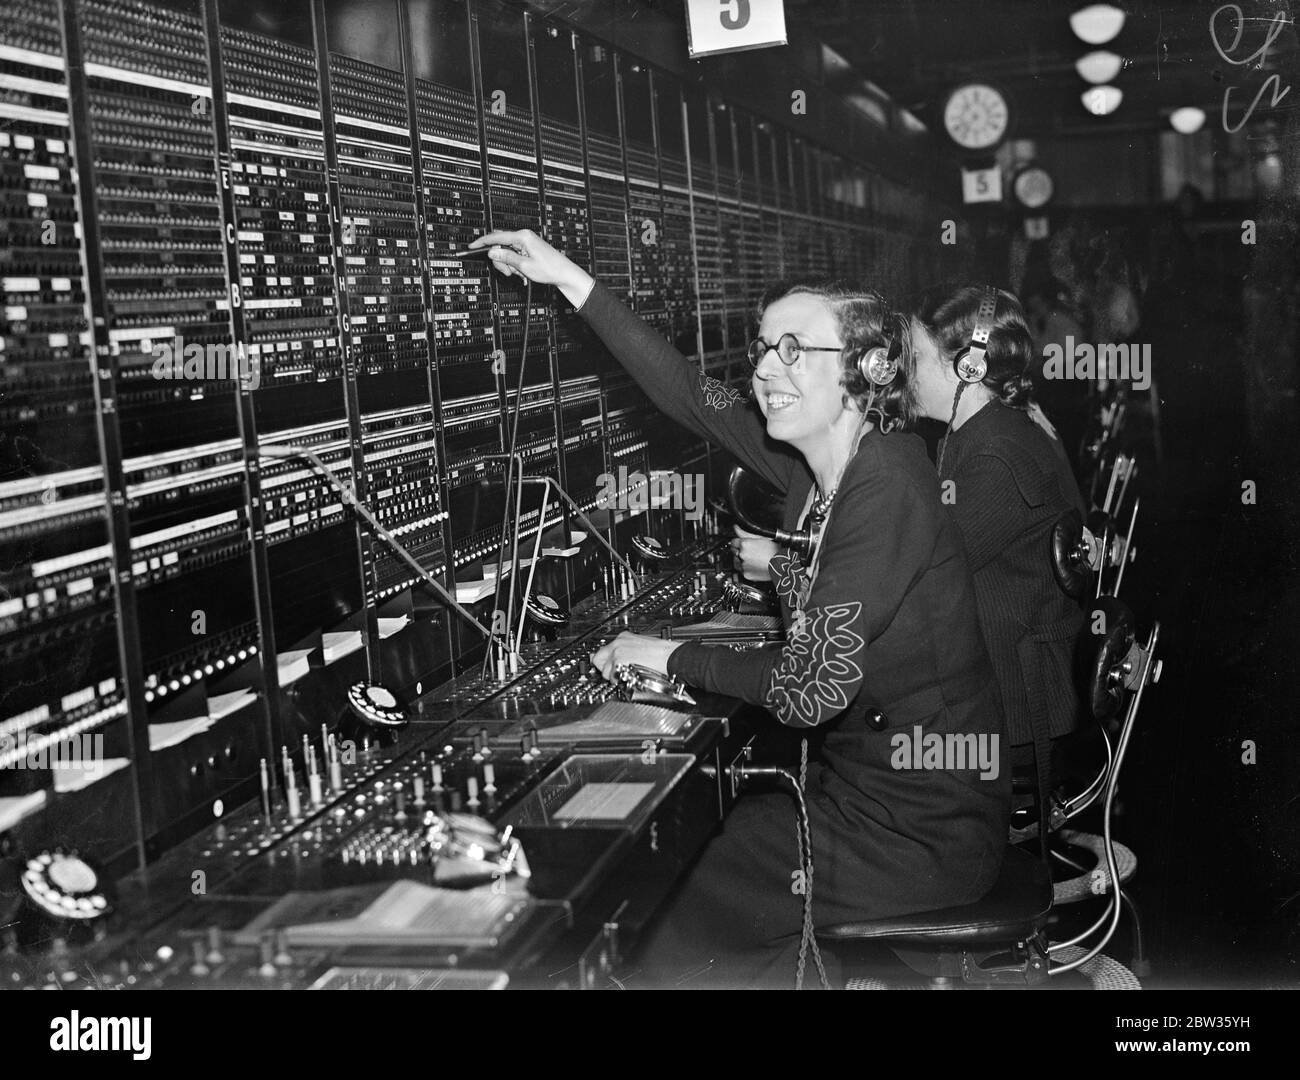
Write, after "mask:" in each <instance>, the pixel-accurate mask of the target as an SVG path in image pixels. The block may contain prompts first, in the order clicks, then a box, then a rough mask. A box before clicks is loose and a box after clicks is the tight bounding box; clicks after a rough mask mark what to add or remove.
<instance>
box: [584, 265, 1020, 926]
mask: <svg viewBox="0 0 1300 1080" xmlns="http://www.w3.org/2000/svg"><path fill="white" fill-rule="evenodd" d="M581 310H582V315H583V316H584V317H585V318H586V320H587V321H588V322H589V323H590V325H591V326H592V327H593V328H594V329H595V330H596V332H597V334H599V336H600V337H601V339H602V340H603V341H604V342H605V344H606V345H607V346H608V347H609V348H610V349H611V351H612V352H613V353H614V354H615V356H616V357H617V358H618V359H619V361H620V362H621V363H622V364H623V366H624V367H625V368H627V370H628V371H629V372H630V373H631V374H632V375H633V377H634V378H635V379H636V380H637V381H638V382H639V383H640V384H641V386H642V388H643V389H644V390H645V392H646V393H647V394H648V395H649V396H650V398H651V400H652V401H654V403H655V404H656V405H657V406H658V407H659V408H660V409H662V410H663V411H664V412H665V413H667V414H668V415H669V416H671V417H672V418H673V419H675V420H677V421H678V422H679V423H681V424H683V425H684V426H685V427H687V428H689V429H690V430H692V431H694V432H696V433H697V434H699V435H700V436H702V437H704V438H706V439H710V440H712V441H714V442H716V443H718V444H720V445H722V446H723V447H725V448H726V449H728V450H730V451H731V452H732V453H733V454H734V455H735V456H736V457H737V458H738V459H739V460H740V461H741V462H743V463H744V464H745V465H746V466H747V467H749V468H751V469H753V470H754V471H755V472H756V473H758V474H759V475H761V476H763V477H764V478H765V479H766V480H768V481H769V482H770V483H772V484H773V485H774V486H776V487H777V489H778V490H780V491H782V492H784V493H785V495H786V501H785V505H786V511H785V524H786V526H787V527H793V526H795V525H796V524H797V521H796V519H797V518H798V517H799V514H800V511H801V509H802V507H803V505H804V501H805V498H806V496H807V494H808V492H809V490H810V489H811V487H812V485H813V478H812V476H811V475H810V473H809V471H808V469H807V467H806V465H805V464H804V461H803V458H802V456H801V455H798V454H797V453H795V452H794V451H793V450H792V449H791V448H789V447H785V446H783V445H781V444H778V443H775V442H773V441H771V440H769V439H768V438H767V435H766V422H765V421H764V420H763V418H762V416H761V414H760V413H759V412H758V410H757V408H756V407H755V406H754V405H753V404H751V403H750V402H748V401H746V400H744V399H743V398H742V397H741V396H740V395H739V394H738V393H737V392H736V391H734V390H732V389H729V388H727V387H725V386H723V385H722V384H721V383H719V382H717V381H716V380H714V379H711V378H709V377H707V376H705V375H704V374H703V373H702V372H701V371H700V370H699V368H698V367H695V366H694V365H692V364H690V363H689V362H688V361H686V360H685V359H684V358H682V357H681V356H680V354H678V353H677V352H676V351H675V350H674V349H672V347H671V346H669V345H668V343H667V342H665V341H664V340H663V339H662V338H660V337H659V336H658V335H657V334H656V333H655V332H654V331H653V330H651V329H650V328H648V327H646V326H645V325H644V324H643V323H641V322H640V320H638V319H637V318H636V317H635V316H634V315H632V314H631V312H629V311H628V310H627V309H626V308H625V307H624V306H623V305H622V304H621V303H619V302H618V301H617V300H616V299H615V298H614V296H613V294H612V293H610V292H609V290H607V289H605V288H603V287H602V286H600V285H597V286H596V288H595V290H594V291H593V292H592V294H591V296H590V297H589V298H588V300H587V302H586V303H585V305H584V306H583V308H582V309H581ZM822 545H823V552H822V556H821V562H820V569H819V572H818V575H817V579H816V581H815V583H814V585H813V588H812V592H811V595H810V597H809V599H808V602H807V606H806V607H805V609H804V618H803V619H802V620H794V619H792V604H791V599H792V598H793V596H794V594H795V593H796V592H797V590H798V587H799V584H800V580H801V577H802V575H803V574H804V567H803V566H802V564H801V563H800V562H799V560H798V559H797V558H796V557H790V556H787V557H786V558H785V560H784V562H782V563H781V564H780V565H777V560H774V561H773V569H774V570H775V571H776V577H777V588H778V592H779V593H780V595H781V596H782V608H783V613H784V615H785V619H786V626H787V629H788V630H789V634H788V639H787V641H786V643H785V644H784V645H783V646H774V647H770V648H767V649H760V650H753V651H743V652H742V651H735V650H732V649H727V648H717V647H710V646H706V645H699V644H684V645H682V646H680V647H679V648H678V649H677V650H676V651H675V652H674V653H673V654H672V657H671V658H670V661H669V669H670V672H671V673H672V674H674V675H677V676H680V677H681V678H683V679H685V680H686V681H687V682H688V683H690V684H692V685H695V686H699V687H702V688H704V689H706V690H710V691H714V692H718V693H723V694H728V695H731V696H734V697H737V698H740V699H742V700H744V701H747V702H750V703H754V704H759V705H763V706H766V707H767V708H768V709H769V710H770V711H771V712H772V713H773V714H774V715H775V716H776V717H777V719H778V720H780V721H781V722H782V723H784V724H788V725H791V726H794V727H799V728H813V727H819V726H820V727H822V729H823V731H824V739H823V742H822V747H821V762H820V764H819V765H818V766H816V767H814V768H812V769H810V770H809V778H808V794H809V804H810V805H809V815H810V819H811V824H812V830H813V847H814V850H815V851H817V852H818V856H817V857H818V859H819V860H821V859H826V860H833V861H835V862H836V863H837V864H838V865H837V871H838V872H837V873H832V874H830V875H828V877H830V878H831V879H839V880H844V873H843V871H844V869H845V868H848V870H849V873H850V876H851V878H852V879H853V882H854V885H853V888H854V889H858V890H860V896H861V899H860V906H859V910H860V911H861V912H863V913H864V914H868V913H869V914H877V915H883V914H887V913H897V912H904V911H919V910H925V909H927V908H933V907H940V906H944V905H947V904H956V903H964V902H969V901H973V900H976V899H978V898H979V897H981V896H982V895H984V893H985V892H987V890H988V888H989V887H990V886H991V884H992V882H993V881H994V879H995V877H996V874H997V871H998V867H999V866H1000V864H1001V859H1002V853H1003V851H1004V849H1005V845H1006V835H1007V834H1006V828H1007V823H1008V818H1009V801H1010V775H1009V766H1008V763H1007V761H1008V759H1007V750H1006V747H1005V745H1004V744H1005V741H1006V740H1005V737H1004V734H1003V730H1004V729H1003V720H1002V712H1001V708H1000V705H999V701H998V692H997V685H996V681H995V679H994V676H993V671H992V668H991V665H990V663H989V659H988V655H987V653H986V652H985V648H984V643H983V639H982V638H981V636H980V628H979V622H978V616H977V614H976V606H975V594H974V588H973V585H972V582H971V576H970V571H969V570H968V569H967V566H966V559H965V556H964V553H963V550H962V545H961V539H960V536H959V535H958V532H957V529H956V527H955V525H954V524H953V522H952V521H951V519H950V518H949V516H948V514H947V513H946V511H945V510H944V508H943V506H942V504H941V503H940V499H939V491H938V484H937V480H936V477H935V473H934V469H933V468H932V467H931V465H930V462H929V459H928V458H927V456H926V454H925V450H924V446H923V444H922V442H921V440H920V439H918V438H917V437H916V436H913V435H908V434H891V435H881V434H880V433H879V432H878V431H875V430H870V431H869V432H868V434H867V435H866V436H865V437H864V438H863V440H862V443H861V445H860V448H859V450H858V453H857V454H856V455H855V457H854V458H853V459H852V461H851V463H850V464H849V466H848V468H847V470H846V471H845V474H844V477H843V479H842V480H841V483H840V487H839V492H838V494H837V496H836V498H835V500H834V504H833V507H832V510H831V514H830V518H829V521H828V523H827V526H826V530H825V532H824V534H823V536H822ZM872 709H879V710H881V711H883V712H884V714H885V717H886V727H885V729H884V730H874V729H873V728H872V727H871V726H870V725H869V724H868V722H867V717H868V714H869V712H870V710H872ZM918 732H919V733H920V734H921V736H922V741H928V742H930V745H934V742H933V741H932V740H929V739H928V738H927V737H929V736H932V735H933V736H938V737H939V741H940V742H945V739H944V737H945V736H951V738H948V739H947V740H946V744H947V745H948V746H952V747H956V746H957V745H958V744H960V745H961V746H963V747H966V748H971V749H972V750H973V748H974V746H975V745H976V742H977V741H980V742H982V743H983V744H984V745H985V746H986V747H989V748H991V749H992V750H993V759H994V762H995V763H994V765H993V766H992V767H991V768H989V769H987V770H984V772H985V773H986V774H995V775H985V776H983V777H981V770H980V769H979V768H951V767H948V768H943V767H941V768H924V767H921V766H922V757H921V752H922V747H921V746H920V745H917V746H916V747H915V750H916V756H915V758H914V759H911V758H905V759H900V751H901V750H902V748H903V747H904V746H905V745H906V746H907V747H908V749H909V753H910V747H911V744H912V743H913V742H914V741H915V739H916V736H917V734H918ZM900 737H904V740H905V741H904V742H900V741H899V740H900ZM900 760H903V761H910V765H906V766H900V764H899V762H900ZM953 760H954V759H951V758H950V759H949V762H948V763H949V764H951V763H952V761H953ZM818 880H819V882H820V881H821V880H822V875H821V872H820V871H819V873H818ZM819 895H820V894H819Z"/></svg>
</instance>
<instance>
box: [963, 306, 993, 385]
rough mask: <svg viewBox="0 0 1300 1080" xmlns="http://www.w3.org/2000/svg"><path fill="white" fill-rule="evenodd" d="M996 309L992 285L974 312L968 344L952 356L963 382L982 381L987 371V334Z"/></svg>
mask: <svg viewBox="0 0 1300 1080" xmlns="http://www.w3.org/2000/svg"><path fill="white" fill-rule="evenodd" d="M997 309H998V291H997V289H995V288H994V287H993V286H992V285H990V286H988V287H987V288H986V290H985V293H984V299H982V300H981V301H980V306H979V310H978V311H977V312H976V313H975V328H974V329H973V330H972V331H971V332H970V344H969V345H967V346H966V347H965V348H964V349H962V351H961V352H959V353H958V354H957V355H956V356H955V357H954V358H953V369H954V370H955V371H956V372H957V378H959V379H960V380H961V381H962V382H964V383H977V382H983V381H984V377H985V376H986V375H988V373H989V362H988V357H987V355H986V353H987V350H988V345H989V335H990V334H992V333H993V316H994V315H995V314H996V313H997Z"/></svg>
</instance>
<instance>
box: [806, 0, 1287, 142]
mask: <svg viewBox="0 0 1300 1080" xmlns="http://www.w3.org/2000/svg"><path fill="white" fill-rule="evenodd" d="M1082 6H1083V4H1082V3H1080V2H1078V0H785V9H786V19H787V25H788V26H790V27H796V26H797V27H799V28H801V29H802V30H804V31H806V32H809V33H811V34H813V35H814V36H816V37H818V38H820V39H821V40H823V41H824V42H826V44H828V45H830V46H831V48H833V49H834V50H835V51H836V52H838V53H840V54H841V55H842V56H843V57H844V58H845V59H847V60H848V61H849V62H850V63H851V64H852V65H853V66H854V68H856V70H857V72H858V73H859V74H860V75H862V76H863V77H865V78H867V79H869V80H871V81H872V82H874V83H875V84H876V85H878V86H880V87H881V88H883V89H884V90H886V91H888V92H889V94H890V95H891V96H892V97H893V98H894V100H895V101H897V102H898V103H899V104H901V105H903V106H905V107H907V108H909V109H911V110H912V111H913V112H915V113H916V114H917V116H919V117H920V118H921V119H922V120H923V121H925V123H926V124H927V125H929V126H930V128H931V129H932V130H936V129H937V128H939V127H940V126H941V118H940V110H941V109H942V106H943V101H944V98H945V97H946V94H947V91H948V90H949V89H951V88H952V87H953V86H954V85H956V84H958V83H960V82H962V81H964V80H966V79H970V78H979V79H982V80H986V81H990V82H993V83H994V84H995V85H998V86H1000V87H1001V88H1003V89H1004V90H1005V91H1008V92H1009V95H1010V99H1011V102H1012V106H1013V111H1014V130H1013V132H1012V134H1013V136H1017V137H1023V138H1039V137H1050V136H1052V135H1062V134H1080V135H1084V134H1091V133H1094V132H1100V131H1116V130H1133V129H1134V128H1161V127H1166V126H1167V124H1168V120H1167V116H1168V113H1169V112H1170V111H1172V110H1173V109H1175V108H1178V107H1180V106H1183V105H1199V106H1200V107H1202V108H1204V109H1205V110H1206V112H1207V113H1209V114H1210V117H1211V119H1212V120H1213V121H1215V122H1217V118H1218V116H1219V110H1220V109H1221V107H1222V104H1223V97H1224V91H1225V89H1227V88H1228V87H1233V86H1236V87H1238V89H1236V90H1234V91H1233V93H1232V97H1231V102H1232V108H1230V110H1229V117H1228V118H1229V123H1230V124H1232V125H1234V126H1235V124H1236V123H1237V121H1238V120H1239V119H1240V118H1241V116H1242V112H1243V110H1244V109H1245V107H1247V106H1249V105H1250V103H1251V101H1252V100H1253V99H1254V97H1255V95H1256V93H1257V92H1258V91H1259V89H1260V87H1261V86H1262V85H1263V83H1264V81H1265V79H1266V78H1267V77H1268V75H1269V74H1270V73H1271V72H1273V71H1277V72H1278V73H1279V75H1280V78H1281V82H1280V86H1279V90H1280V89H1281V88H1284V87H1286V86H1287V85H1288V84H1289V83H1295V84H1296V86H1297V90H1296V92H1295V93H1294V94H1290V95H1287V96H1286V97H1284V98H1282V100H1281V102H1280V106H1279V107H1277V108H1270V107H1269V106H1270V102H1271V96H1270V94H1269V93H1268V92H1266V93H1265V94H1264V97H1263V99H1262V100H1261V102H1260V104H1259V106H1258V107H1257V108H1256V109H1255V111H1254V120H1257V121H1261V122H1263V121H1266V120H1267V119H1268V118H1269V117H1270V116H1271V117H1274V118H1278V117H1280V115H1281V114H1282V113H1284V112H1286V111H1287V110H1288V109H1289V110H1291V112H1292V113H1293V114H1294V112H1295V110H1297V109H1300V51H1298V49H1297V44H1296V34H1295V28H1294V26H1293V25H1287V26H1286V28H1285V30H1284V32H1283V33H1282V34H1281V35H1280V36H1279V37H1278V38H1277V39H1276V40H1275V42H1274V43H1273V45H1272V46H1271V47H1270V49H1269V50H1268V55H1267V59H1266V67H1265V69H1264V70H1263V71H1260V70H1258V69H1256V67H1255V66H1254V65H1253V64H1252V65H1250V66H1248V67H1247V66H1234V65H1232V64H1229V63H1227V62H1225V61H1224V60H1223V59H1222V58H1221V57H1220V56H1219V55H1218V54H1217V52H1216V51H1215V48H1214V43H1213V40H1212V38H1211V33H1210V17H1211V14H1212V13H1213V12H1214V11H1215V10H1216V9H1218V8H1221V7H1223V6H1224V5H1222V4H1221V3H1220V2H1219V0H1212V2H1203V0H1163V2H1161V3H1156V2H1153V0H1143V2H1137V3H1134V2H1123V0H1120V2H1119V4H1118V6H1120V7H1121V8H1123V9H1124V10H1125V11H1126V12H1127V14H1128V18H1127V20H1126V22H1125V25H1124V28H1123V30H1122V31H1121V32H1120V34H1119V36H1118V37H1117V38H1116V39H1115V40H1114V41H1112V42H1110V43H1109V44H1107V45H1103V46H1092V45H1086V44H1084V43H1083V42H1082V41H1080V40H1079V39H1078V38H1076V37H1075V36H1074V33H1073V32H1072V31H1071V29H1070V24H1069V16H1070V14H1071V12H1073V11H1075V10H1076V9H1077V8H1079V7H1082ZM1286 6H1289V5H1287V4H1286V0H1274V2H1272V3H1269V4H1266V3H1251V2H1250V0H1246V2H1245V3H1242V4H1241V7H1242V8H1243V9H1244V11H1245V15H1246V18H1247V20H1248V22H1247V26H1246V32H1245V34H1244V36H1243V37H1242V41H1241V44H1240V45H1239V46H1238V47H1237V49H1236V51H1235V52H1234V51H1231V50H1230V49H1229V48H1228V47H1229V46H1230V45H1231V43H1232V38H1233V35H1234V32H1235V30H1236V20H1235V17H1234V15H1233V14H1232V12H1231V10H1226V11H1223V12H1222V13H1221V14H1220V15H1219V16H1218V22H1217V24H1216V25H1217V28H1218V38H1219V41H1220V43H1221V45H1222V46H1223V47H1224V49H1225V51H1227V52H1228V54H1229V55H1230V56H1232V57H1233V58H1234V59H1237V58H1242V59H1244V58H1245V57H1246V56H1248V55H1249V54H1250V53H1252V52H1255V51H1256V50H1257V49H1258V48H1259V47H1260V46H1261V45H1262V44H1263V42H1264V39H1265V36H1266V33H1267V31H1268V20H1269V19H1270V18H1271V17H1272V15H1273V14H1274V12H1275V11H1276V10H1278V9H1281V8H1284V7H1286ZM1098 47H1100V48H1105V49H1109V50H1111V51H1113V52H1116V53H1118V54H1120V55H1121V56H1123V57H1124V58H1125V66H1124V69H1123V70H1122V71H1121V72H1120V74H1119V75H1118V76H1117V77H1116V79H1115V80H1114V84H1115V85H1116V86H1118V87H1119V88H1120V89H1121V90H1123V92H1124V101H1123V103H1122V104H1121V106H1120V108H1119V110H1118V111H1117V112H1116V113H1114V114H1112V115H1111V116H1108V117H1094V116H1093V115H1091V114H1090V113H1089V112H1088V111H1087V110H1086V109H1085V108H1084V107H1083V104H1082V101H1081V99H1080V96H1081V94H1082V92H1083V91H1084V90H1085V89H1086V88H1087V85H1088V84H1086V83H1085V82H1084V81H1083V80H1082V79H1081V78H1080V77H1079V75H1078V73H1077V72H1076V71H1075V67H1074V62H1075V60H1076V59H1077V58H1078V57H1080V56H1082V55H1083V54H1084V53H1085V52H1088V51H1090V50H1091V49H1094V48H1098Z"/></svg>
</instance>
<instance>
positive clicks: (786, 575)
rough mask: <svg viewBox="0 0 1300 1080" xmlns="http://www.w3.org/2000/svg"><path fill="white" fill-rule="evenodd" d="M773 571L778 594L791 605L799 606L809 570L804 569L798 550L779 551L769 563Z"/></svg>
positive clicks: (773, 581) (769, 567) (773, 579)
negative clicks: (800, 595) (800, 594)
mask: <svg viewBox="0 0 1300 1080" xmlns="http://www.w3.org/2000/svg"><path fill="white" fill-rule="evenodd" d="M767 566H768V569H769V570H771V571H772V584H773V585H774V586H775V588H776V595H777V596H779V597H780V598H781V599H782V600H784V601H785V602H786V603H787V604H789V605H790V607H792V608H793V607H798V606H799V593H800V592H801V591H802V590H803V584H804V580H805V579H806V578H807V576H808V571H807V570H805V569H804V565H803V559H801V558H800V557H799V555H798V554H797V553H796V552H793V551H790V550H788V549H786V550H782V551H778V552H777V553H776V554H775V555H773V556H772V559H771V561H770V562H769V563H768V564H767Z"/></svg>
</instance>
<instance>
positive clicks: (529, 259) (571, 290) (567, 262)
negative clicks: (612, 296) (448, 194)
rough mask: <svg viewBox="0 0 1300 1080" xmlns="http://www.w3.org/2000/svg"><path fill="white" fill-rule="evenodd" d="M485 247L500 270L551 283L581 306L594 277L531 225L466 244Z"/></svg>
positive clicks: (575, 305) (507, 274) (575, 304)
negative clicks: (552, 245)
mask: <svg viewBox="0 0 1300 1080" xmlns="http://www.w3.org/2000/svg"><path fill="white" fill-rule="evenodd" d="M470 247H471V248H474V249H477V248H482V247H487V248H489V250H488V258H489V259H491V260H492V265H493V266H495V267H496V268H497V269H498V270H500V271H501V273H503V274H505V275H506V276H507V277H509V276H510V275H511V274H518V275H519V276H520V277H521V278H526V279H527V280H528V281H534V282H537V283H538V284H541V285H554V286H555V287H556V288H558V289H559V290H560V292H562V293H563V294H564V296H565V298H566V299H567V300H568V301H569V302H570V303H571V304H572V305H573V306H574V307H581V306H582V304H583V302H584V301H585V300H586V299H587V294H588V293H589V292H591V287H592V286H593V285H594V284H595V279H594V278H592V276H591V275H590V274H589V273H587V271H585V270H584V269H582V267H580V266H578V265H577V264H576V263H574V262H573V261H572V260H571V259H569V258H568V257H567V256H565V255H563V254H561V253H560V252H558V251H556V250H555V248H553V247H551V245H550V244H548V243H547V242H546V241H545V240H543V239H542V238H541V237H540V236H538V235H537V234H536V233H535V232H533V231H532V230H531V229H521V230H519V231H518V232H511V231H508V230H504V229H502V230H498V231H497V232H490V233H486V234H484V235H483V236H480V237H479V238H478V239H477V240H475V241H474V242H473V243H471V244H470Z"/></svg>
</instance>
